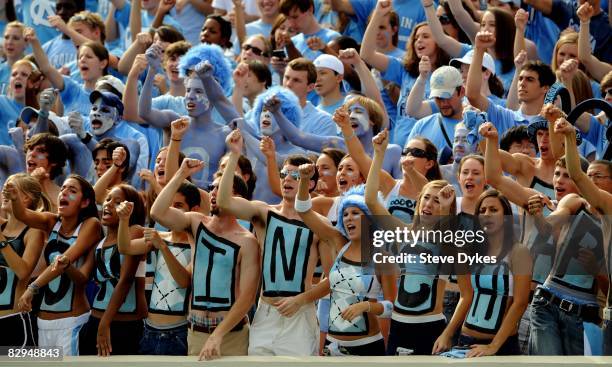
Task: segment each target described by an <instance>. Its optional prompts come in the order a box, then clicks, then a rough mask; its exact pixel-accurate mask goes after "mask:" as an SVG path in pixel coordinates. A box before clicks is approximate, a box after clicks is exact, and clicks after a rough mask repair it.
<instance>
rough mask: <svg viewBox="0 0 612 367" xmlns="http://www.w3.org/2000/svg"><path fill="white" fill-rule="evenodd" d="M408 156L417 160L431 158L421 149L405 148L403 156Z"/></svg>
mask: <svg viewBox="0 0 612 367" xmlns="http://www.w3.org/2000/svg"><path fill="white" fill-rule="evenodd" d="M408 154H410V155H411V156H413V157H415V158H429V154H428V153H427V152H426V151H424V150H423V149H421V148H404V150H402V155H403V156H404V155H408Z"/></svg>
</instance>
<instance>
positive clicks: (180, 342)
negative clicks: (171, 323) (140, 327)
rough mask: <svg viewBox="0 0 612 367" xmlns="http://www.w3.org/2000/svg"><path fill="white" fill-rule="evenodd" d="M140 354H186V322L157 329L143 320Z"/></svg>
mask: <svg viewBox="0 0 612 367" xmlns="http://www.w3.org/2000/svg"><path fill="white" fill-rule="evenodd" d="M140 354H148V355H167V356H186V355H187V324H186V323H185V325H181V326H177V327H175V328H172V329H157V328H154V327H152V326H151V325H148V324H147V323H146V322H145V325H144V332H143V334H142V339H141V340H140Z"/></svg>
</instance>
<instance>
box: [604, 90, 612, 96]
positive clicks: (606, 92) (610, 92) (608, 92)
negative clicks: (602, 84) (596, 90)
mask: <svg viewBox="0 0 612 367" xmlns="http://www.w3.org/2000/svg"><path fill="white" fill-rule="evenodd" d="M604 92H605V93H604V95H608V94H610V95H612V88H610V89H608V90H606V91H604Z"/></svg>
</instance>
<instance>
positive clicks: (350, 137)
mask: <svg viewBox="0 0 612 367" xmlns="http://www.w3.org/2000/svg"><path fill="white" fill-rule="evenodd" d="M342 135H344V134H342ZM355 136H357V135H355V130H353V133H352V134H351V135H349V136H345V137H344V140H350V139H352V138H354V137H355Z"/></svg>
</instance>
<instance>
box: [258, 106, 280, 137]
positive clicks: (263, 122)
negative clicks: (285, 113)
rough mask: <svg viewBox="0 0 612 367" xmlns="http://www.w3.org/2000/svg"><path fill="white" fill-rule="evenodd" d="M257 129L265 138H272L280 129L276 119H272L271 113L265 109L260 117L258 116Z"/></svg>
mask: <svg viewBox="0 0 612 367" xmlns="http://www.w3.org/2000/svg"><path fill="white" fill-rule="evenodd" d="M259 129H260V130H261V133H262V134H263V135H266V136H272V135H274V134H275V133H276V132H277V131H279V129H280V127H279V126H278V123H277V122H276V118H274V115H273V114H272V112H270V111H268V110H266V109H264V110H263V111H261V116H259Z"/></svg>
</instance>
